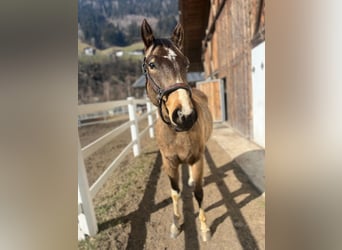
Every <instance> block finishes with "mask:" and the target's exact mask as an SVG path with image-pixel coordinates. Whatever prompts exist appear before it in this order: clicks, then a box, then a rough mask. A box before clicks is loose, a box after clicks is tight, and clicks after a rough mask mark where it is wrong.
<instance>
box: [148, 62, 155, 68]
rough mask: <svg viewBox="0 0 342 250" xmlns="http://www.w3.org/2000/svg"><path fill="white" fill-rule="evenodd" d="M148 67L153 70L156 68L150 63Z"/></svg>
mask: <svg viewBox="0 0 342 250" xmlns="http://www.w3.org/2000/svg"><path fill="white" fill-rule="evenodd" d="M148 66H149V67H150V69H154V68H155V67H156V65H155V64H154V63H153V62H150V63H149V64H148Z"/></svg>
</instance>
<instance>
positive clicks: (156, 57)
mask: <svg viewBox="0 0 342 250" xmlns="http://www.w3.org/2000/svg"><path fill="white" fill-rule="evenodd" d="M141 36H142V39H143V42H144V45H145V49H144V53H145V58H144V63H143V71H144V73H145V75H146V92H147V95H148V96H149V98H150V100H151V101H152V103H153V104H154V105H156V106H157V107H158V108H159V114H160V117H161V119H162V120H163V121H164V122H165V123H166V124H168V125H169V126H170V127H172V128H174V129H175V130H176V131H178V132H181V131H187V130H189V129H191V128H192V126H193V124H194V123H195V122H196V120H197V112H196V110H195V108H194V105H193V102H192V99H191V87H190V85H189V84H188V82H187V79H186V73H187V69H188V67H189V60H188V58H187V57H186V56H184V54H183V53H182V47H183V38H184V31H183V27H182V26H181V24H178V25H177V26H176V27H175V29H174V31H173V33H172V36H171V39H164V38H159V39H156V38H154V35H153V31H152V28H151V26H150V25H149V24H148V23H147V21H146V20H144V21H143V23H142V25H141Z"/></svg>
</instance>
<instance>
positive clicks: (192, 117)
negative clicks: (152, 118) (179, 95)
mask: <svg viewBox="0 0 342 250" xmlns="http://www.w3.org/2000/svg"><path fill="white" fill-rule="evenodd" d="M172 120H173V122H174V123H175V124H177V125H178V126H179V127H180V128H182V129H183V130H188V129H190V128H191V127H192V125H193V124H194V123H195V122H196V120H197V112H196V110H193V111H192V112H191V113H190V114H188V115H185V114H184V113H183V112H182V110H181V109H176V110H175V111H174V112H173V113H172Z"/></svg>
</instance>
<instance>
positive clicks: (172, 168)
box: [163, 158, 181, 238]
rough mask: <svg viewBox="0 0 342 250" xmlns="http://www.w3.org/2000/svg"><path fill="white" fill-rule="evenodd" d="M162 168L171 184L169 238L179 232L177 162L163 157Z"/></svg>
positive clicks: (174, 236)
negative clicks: (171, 207)
mask: <svg viewBox="0 0 342 250" xmlns="http://www.w3.org/2000/svg"><path fill="white" fill-rule="evenodd" d="M163 165H164V169H165V171H166V173H167V175H168V177H169V180H170V184H171V198H172V204H173V221H172V224H171V230H170V231H171V234H170V235H171V238H176V237H177V236H178V235H179V234H180V232H181V227H180V217H181V216H180V211H179V198H180V189H179V171H178V165H179V164H178V163H173V162H170V161H169V160H168V159H166V158H164V159H163Z"/></svg>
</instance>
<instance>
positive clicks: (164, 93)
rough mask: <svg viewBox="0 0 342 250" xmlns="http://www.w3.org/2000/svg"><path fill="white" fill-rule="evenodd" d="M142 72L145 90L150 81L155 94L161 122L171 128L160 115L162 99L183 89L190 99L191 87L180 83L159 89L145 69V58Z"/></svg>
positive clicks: (169, 123) (168, 122)
mask: <svg viewBox="0 0 342 250" xmlns="http://www.w3.org/2000/svg"><path fill="white" fill-rule="evenodd" d="M142 71H143V74H144V75H145V77H146V88H147V82H148V80H150V83H151V87H152V89H153V90H154V92H155V93H156V94H157V100H158V109H159V115H160V117H161V119H162V120H163V122H165V123H166V124H168V125H169V126H171V122H170V121H167V120H165V118H164V116H163V114H162V104H163V97H164V96H166V98H167V97H168V96H169V95H170V94H171V93H172V92H174V91H176V90H178V89H185V90H187V91H188V92H189V95H190V98H191V94H192V91H191V87H190V86H189V85H188V84H186V83H183V82H180V83H175V84H172V85H171V86H168V87H167V88H164V89H163V88H161V87H160V85H158V84H157V83H156V82H155V81H154V79H153V78H152V77H151V76H150V74H149V72H148V70H147V69H146V57H144V62H143V64H142Z"/></svg>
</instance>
